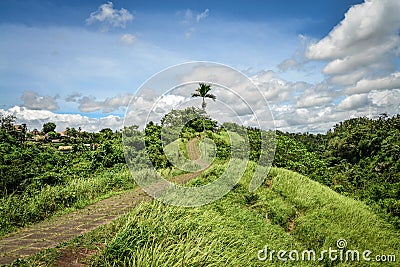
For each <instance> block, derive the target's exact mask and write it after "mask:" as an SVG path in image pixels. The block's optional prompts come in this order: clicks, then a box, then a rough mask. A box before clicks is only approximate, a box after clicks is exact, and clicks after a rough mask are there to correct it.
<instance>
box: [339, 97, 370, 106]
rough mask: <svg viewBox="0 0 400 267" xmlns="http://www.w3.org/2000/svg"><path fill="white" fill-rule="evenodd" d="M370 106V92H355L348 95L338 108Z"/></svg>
mask: <svg viewBox="0 0 400 267" xmlns="http://www.w3.org/2000/svg"><path fill="white" fill-rule="evenodd" d="M365 106H368V94H354V95H351V96H348V97H346V98H345V99H343V100H342V102H340V103H339V105H338V109H341V110H356V109H357V108H360V107H365Z"/></svg>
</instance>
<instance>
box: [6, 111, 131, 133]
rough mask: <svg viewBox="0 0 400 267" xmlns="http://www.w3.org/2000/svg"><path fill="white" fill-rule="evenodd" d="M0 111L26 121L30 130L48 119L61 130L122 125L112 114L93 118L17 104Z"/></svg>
mask: <svg viewBox="0 0 400 267" xmlns="http://www.w3.org/2000/svg"><path fill="white" fill-rule="evenodd" d="M0 113H1V114H12V115H14V116H16V118H17V123H26V124H27V126H28V129H30V130H33V129H35V128H36V129H39V130H40V129H42V127H43V124H44V123H46V122H50V121H51V122H54V123H55V124H56V125H57V128H56V131H63V130H65V129H66V128H67V127H70V128H72V127H74V128H76V129H77V128H79V127H81V129H82V130H83V131H89V132H98V131H100V130H101V129H104V128H111V129H112V130H118V129H121V128H122V127H123V118H121V117H118V116H113V115H109V116H107V117H103V118H100V119H95V118H90V117H87V116H82V115H80V114H57V113H54V112H51V111H48V110H32V109H28V108H25V107H19V106H15V107H13V108H10V109H8V110H2V109H0Z"/></svg>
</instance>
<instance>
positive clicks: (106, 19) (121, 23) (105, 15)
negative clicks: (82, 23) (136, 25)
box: [86, 2, 133, 30]
mask: <svg viewBox="0 0 400 267" xmlns="http://www.w3.org/2000/svg"><path fill="white" fill-rule="evenodd" d="M132 20H133V15H132V14H131V13H129V11H128V10H126V9H124V8H121V9H120V10H117V9H114V6H113V3H112V2H108V3H105V4H102V5H101V6H100V7H99V8H98V9H97V10H96V11H94V12H92V13H91V14H90V16H89V18H87V19H86V23H87V24H88V25H90V24H93V23H95V22H100V23H101V24H102V25H103V27H104V30H107V29H108V28H107V27H108V26H112V27H119V28H125V27H126V23H128V22H130V21H132Z"/></svg>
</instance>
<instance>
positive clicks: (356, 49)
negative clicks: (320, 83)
mask: <svg viewBox="0 0 400 267" xmlns="http://www.w3.org/2000/svg"><path fill="white" fill-rule="evenodd" d="M399 10H400V1H398V0H366V1H365V2H364V3H362V4H359V5H355V6H353V7H351V8H350V9H349V10H348V12H347V13H346V14H345V18H344V19H343V20H342V21H341V22H340V24H339V25H337V26H336V27H335V28H334V29H333V30H332V31H331V32H330V33H329V35H328V36H326V37H325V38H323V39H322V40H320V41H318V42H316V43H313V44H311V45H309V46H308V48H307V50H306V56H307V58H308V59H311V60H327V61H328V64H327V65H326V66H325V68H324V69H323V72H324V73H325V74H328V75H330V76H333V77H334V76H336V75H338V76H341V75H351V73H352V72H356V73H357V75H354V76H352V77H353V78H354V79H350V80H349V83H348V84H351V83H354V82H357V81H358V80H357V78H358V79H360V78H361V77H367V76H370V75H374V74H375V73H376V72H377V71H379V72H380V73H382V72H386V73H390V71H392V70H393V69H394V68H395V65H394V62H393V60H391V59H392V58H393V56H395V54H396V50H398V49H399V45H400V38H399V35H398V31H399V29H400V16H399ZM338 80H339V83H340V84H343V83H345V81H346V80H345V79H340V78H339V79H338ZM332 81H335V79H332Z"/></svg>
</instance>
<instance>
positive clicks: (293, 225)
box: [30, 163, 400, 266]
mask: <svg viewBox="0 0 400 267" xmlns="http://www.w3.org/2000/svg"><path fill="white" fill-rule="evenodd" d="M222 167H223V166H220V165H214V166H213V167H212V168H210V169H208V170H207V171H206V172H205V173H204V174H203V175H202V176H200V177H198V178H196V180H194V181H192V182H191V183H192V184H196V185H199V184H202V183H208V181H209V179H212V178H210V177H212V173H213V172H217V171H218V170H220V169H221V168H222ZM254 168H255V164H253V163H250V164H249V166H248V168H247V170H246V172H245V175H244V177H243V179H242V180H241V181H240V183H239V184H238V185H237V186H236V187H235V189H234V190H233V191H231V192H230V193H228V194H227V195H226V196H225V197H223V198H222V199H220V200H219V201H217V202H215V203H212V204H210V205H206V206H202V207H198V208H181V207H173V206H167V205H164V204H161V203H159V202H158V201H153V202H150V203H143V204H141V205H140V206H138V207H136V208H135V209H134V210H133V211H132V212H131V213H129V214H128V215H126V216H124V217H123V218H121V219H120V220H118V221H117V222H115V223H114V224H113V225H112V226H108V227H103V228H101V229H98V230H97V231H95V232H93V233H90V234H87V235H85V236H83V237H80V238H77V239H75V240H73V241H72V242H70V243H69V244H67V245H66V246H67V247H69V248H70V249H76V248H77V247H87V248H89V249H94V250H96V254H95V255H94V256H92V258H91V260H90V261H91V263H92V264H93V265H95V266H264V265H273V266H280V265H285V266H286V265H289V266H336V265H337V266H395V263H388V262H386V263H385V264H382V263H379V262H375V256H377V255H381V256H382V257H383V256H388V255H396V256H400V249H399V248H400V246H399V245H400V238H399V237H400V236H399V233H398V232H397V231H396V230H395V229H394V228H393V226H392V225H390V224H388V223H386V222H385V221H384V220H382V219H381V218H379V217H378V216H377V215H375V214H374V213H373V211H371V210H370V208H369V207H368V206H366V205H365V204H363V203H362V202H360V201H356V200H353V199H350V198H347V197H345V196H342V195H340V194H338V193H336V192H334V191H333V190H331V189H329V188H328V187H326V186H323V185H321V184H319V183H317V182H315V181H313V180H310V179H308V178H307V177H304V176H302V175H300V174H297V173H294V172H292V171H288V170H285V169H279V168H273V169H272V170H271V172H270V174H269V175H268V177H267V179H266V181H265V182H264V184H263V185H262V186H261V187H260V188H259V189H257V190H256V191H255V192H254V193H249V192H248V190H247V188H248V183H249V181H250V179H251V175H252V171H253V169H254ZM222 169H223V168H222ZM339 239H345V240H346V242H347V246H346V247H345V248H343V249H338V247H337V243H336V242H337V241H338V240H339ZM102 244H106V245H105V246H104V245H102ZM266 246H267V259H264V260H260V259H258V257H260V258H261V259H263V257H265V254H264V250H265V247H266ZM330 248H331V249H332V250H337V252H334V253H333V254H332V257H334V256H335V255H336V257H337V260H336V261H332V260H331V259H330V258H329V254H328V252H323V251H324V250H329V249H330ZM260 250H261V252H260ZM272 250H273V251H274V252H273V255H272V257H271V260H270V252H271V251H272ZM280 250H284V251H286V254H285V255H283V256H282V255H281V256H282V257H283V258H286V259H287V260H286V261H281V260H279V259H278V251H280ZM294 250H296V251H297V252H298V258H299V260H298V261H295V260H290V259H289V255H290V256H291V257H292V258H296V254H295V252H293V251H294ZM310 250H313V251H315V253H316V254H315V260H313V254H309V252H307V251H310ZM348 250H351V251H350V252H352V251H353V252H354V251H355V250H357V251H358V252H359V261H351V259H352V254H351V253H350V254H349V255H348V259H349V261H347V262H346V261H345V260H346V252H347V251H348ZM365 250H369V251H371V253H370V254H368V255H367V256H368V258H370V261H365V260H364V259H363V253H364V251H365ZM304 251H306V252H305V253H304V257H305V259H307V260H305V261H303V260H301V259H302V255H303V252H304ZM341 251H342V252H341ZM281 253H283V252H281ZM290 253H291V254H290ZM321 253H324V254H323V259H322V260H321V261H319V260H318V259H319V258H321ZM309 255H310V257H311V258H310V259H311V260H308V257H309ZM341 255H342V256H341ZM355 255H356V254H354V256H355ZM340 258H342V259H343V260H342V261H340ZM386 259H388V258H386ZM397 260H399V259H397ZM40 261H41V260H37V259H36V261H33V262H30V263H34V262H36V263H37V262H40Z"/></svg>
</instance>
